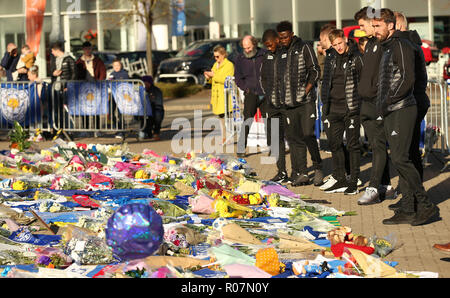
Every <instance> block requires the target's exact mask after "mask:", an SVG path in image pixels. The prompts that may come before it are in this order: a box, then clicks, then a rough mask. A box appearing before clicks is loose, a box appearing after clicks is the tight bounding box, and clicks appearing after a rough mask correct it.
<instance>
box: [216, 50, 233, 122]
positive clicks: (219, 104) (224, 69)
mask: <svg viewBox="0 0 450 298" xmlns="http://www.w3.org/2000/svg"><path fill="white" fill-rule="evenodd" d="M212 71H213V72H214V76H213V77H212V79H211V80H210V81H211V106H212V112H213V113H214V114H215V115H220V114H224V113H225V95H224V92H225V91H224V83H225V79H226V77H228V76H234V65H233V63H232V62H231V61H230V60H228V59H227V58H225V59H224V60H223V62H222V64H221V65H220V67H219V68H217V62H216V63H214V65H213V67H212ZM229 111H231V105H230V109H229Z"/></svg>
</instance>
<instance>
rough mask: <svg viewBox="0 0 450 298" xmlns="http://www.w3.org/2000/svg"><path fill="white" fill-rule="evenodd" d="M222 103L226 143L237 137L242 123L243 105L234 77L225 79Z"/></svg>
mask: <svg viewBox="0 0 450 298" xmlns="http://www.w3.org/2000/svg"><path fill="white" fill-rule="evenodd" d="M224 99H225V100H224V101H225V116H224V117H225V131H226V136H227V138H226V141H225V144H228V142H229V141H231V140H234V137H235V136H238V137H239V132H240V130H241V126H242V123H243V122H244V104H243V100H242V98H241V95H240V90H239V88H238V87H237V85H236V82H235V80H234V77H231V76H229V77H227V78H226V79H225V83H224Z"/></svg>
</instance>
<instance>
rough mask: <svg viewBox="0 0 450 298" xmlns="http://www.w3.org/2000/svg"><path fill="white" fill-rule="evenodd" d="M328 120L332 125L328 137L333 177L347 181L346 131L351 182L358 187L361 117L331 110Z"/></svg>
mask: <svg viewBox="0 0 450 298" xmlns="http://www.w3.org/2000/svg"><path fill="white" fill-rule="evenodd" d="M331 107H332V106H331ZM327 119H328V122H329V123H330V127H329V128H328V129H327V131H328V134H327V137H328V138H329V143H330V150H331V154H332V161H333V177H334V178H335V179H336V180H338V181H345V179H346V169H345V164H346V157H345V151H344V148H343V147H344V146H343V139H344V131H345V136H346V139H347V145H346V148H347V150H348V152H349V155H348V157H349V158H348V159H349V162H350V177H351V182H352V183H355V185H356V183H357V181H358V177H359V173H360V164H361V146H360V143H359V137H360V131H359V128H360V120H359V115H354V116H349V115H348V114H347V113H345V112H344V113H342V112H335V111H333V109H332V108H331V112H330V113H329V114H328V115H327Z"/></svg>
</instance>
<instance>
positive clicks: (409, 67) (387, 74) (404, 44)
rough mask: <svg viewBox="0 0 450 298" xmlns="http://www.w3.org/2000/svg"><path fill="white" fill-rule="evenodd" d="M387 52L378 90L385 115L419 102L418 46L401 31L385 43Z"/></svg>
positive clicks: (383, 56)
mask: <svg viewBox="0 0 450 298" xmlns="http://www.w3.org/2000/svg"><path fill="white" fill-rule="evenodd" d="M381 47H382V51H383V55H382V57H381V62H380V74H379V75H380V76H379V85H378V94H377V102H376V103H377V110H378V113H379V114H380V115H382V116H386V115H388V114H389V113H390V112H393V111H396V110H399V109H402V108H405V107H408V106H411V105H415V104H416V100H415V98H414V94H413V91H414V82H415V61H414V60H415V58H414V56H415V55H414V46H413V45H412V43H411V42H410V41H409V40H406V39H403V38H401V34H400V32H399V31H395V32H394V34H393V35H392V36H391V37H390V38H389V39H387V40H385V41H384V42H382V43H381Z"/></svg>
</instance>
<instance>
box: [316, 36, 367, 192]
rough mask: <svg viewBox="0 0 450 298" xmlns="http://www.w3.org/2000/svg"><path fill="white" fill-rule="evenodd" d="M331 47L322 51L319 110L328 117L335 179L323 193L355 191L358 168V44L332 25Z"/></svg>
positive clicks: (359, 57)
mask: <svg viewBox="0 0 450 298" xmlns="http://www.w3.org/2000/svg"><path fill="white" fill-rule="evenodd" d="M329 39H330V42H331V44H332V47H331V48H329V49H328V50H327V51H326V58H325V66H324V75H323V80H322V88H321V99H322V103H323V107H322V112H323V115H324V117H326V119H328V123H329V127H328V137H329V142H330V149H331V153H332V161H333V168H334V169H333V177H334V178H335V179H336V180H337V182H336V183H335V184H334V185H333V186H331V187H329V188H327V189H325V192H327V193H334V192H340V191H342V192H344V193H345V194H355V193H357V192H358V188H357V183H358V177H359V172H360V159H361V148H360V143H359V138H360V132H359V128H360V120H359V112H360V105H361V104H360V102H361V99H360V97H359V94H358V90H357V89H358V88H357V86H358V81H359V76H360V73H361V69H362V67H363V61H362V58H361V53H360V51H359V48H358V45H357V44H356V43H355V41H354V40H353V39H350V40H348V42H346V37H345V34H344V31H342V30H339V29H334V30H332V31H331V32H330V33H329ZM344 132H345V135H346V139H347V150H348V151H349V159H350V181H349V182H347V178H346V171H345V153H344V150H343V148H342V147H343V145H342V144H343V136H344Z"/></svg>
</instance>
